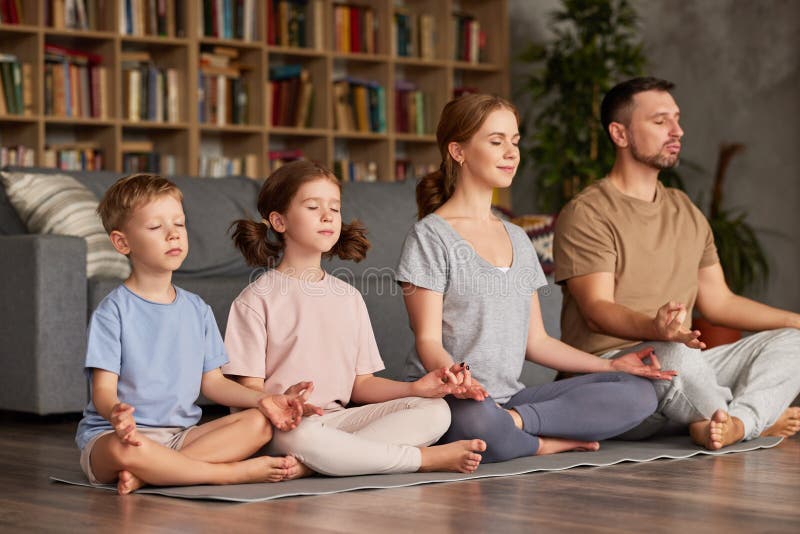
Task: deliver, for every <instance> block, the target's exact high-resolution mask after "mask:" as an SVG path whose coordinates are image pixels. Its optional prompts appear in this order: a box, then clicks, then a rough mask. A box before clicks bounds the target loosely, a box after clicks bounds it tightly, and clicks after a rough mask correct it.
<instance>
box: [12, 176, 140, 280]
mask: <svg viewBox="0 0 800 534" xmlns="http://www.w3.org/2000/svg"><path fill="white" fill-rule="evenodd" d="M0 180H2V182H3V185H5V188H6V195H7V196H8V200H9V201H10V202H11V204H12V205H13V206H14V208H15V209H16V210H17V213H19V218H20V219H21V220H22V222H23V223H25V226H26V227H27V228H28V231H29V232H31V233H35V234H57V235H69V236H75V237H82V238H84V239H85V240H86V276H88V277H90V278H91V277H93V276H108V277H116V278H127V277H128V275H129V274H130V265H129V263H128V258H126V257H125V256H123V255H122V254H120V253H119V252H117V251H116V250H115V249H114V247H113V246H112V245H111V241H110V240H109V239H108V235H107V234H106V231H105V229H103V224H102V223H101V222H100V216H99V215H97V211H96V210H97V204H98V201H97V197H95V196H94V194H93V193H92V192H91V191H89V190H88V189H86V188H85V187H84V186H83V185H82V184H81V183H80V182H78V181H77V180H76V179H75V178H72V177H71V176H66V175H63V174H34V173H27V172H0Z"/></svg>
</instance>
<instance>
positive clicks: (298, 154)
mask: <svg viewBox="0 0 800 534" xmlns="http://www.w3.org/2000/svg"><path fill="white" fill-rule="evenodd" d="M267 159H268V160H269V172H270V174H271V173H273V172H275V171H277V170H278V169H279V168H281V166H283V165H285V164H287V163H289V162H290V161H297V160H299V159H305V155H303V151H302V150H301V149H299V148H292V149H286V150H270V151H269V152H267Z"/></svg>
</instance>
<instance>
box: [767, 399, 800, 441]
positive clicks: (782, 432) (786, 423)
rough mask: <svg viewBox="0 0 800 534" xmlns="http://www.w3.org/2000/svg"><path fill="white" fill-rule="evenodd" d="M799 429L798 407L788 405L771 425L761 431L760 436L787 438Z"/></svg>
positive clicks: (799, 412)
mask: <svg viewBox="0 0 800 534" xmlns="http://www.w3.org/2000/svg"><path fill="white" fill-rule="evenodd" d="M798 431H800V407H797V406H789V407H788V408H786V409H785V410H784V411H783V413H782V414H781V416H780V417H779V418H778V420H777V421H775V424H773V425H772V426H771V427H769V428H768V429H766V430H765V431H764V432H762V433H761V435H762V436H764V437H768V436H773V437H781V438H789V437H792V436H794V435H795V434H797V432H798Z"/></svg>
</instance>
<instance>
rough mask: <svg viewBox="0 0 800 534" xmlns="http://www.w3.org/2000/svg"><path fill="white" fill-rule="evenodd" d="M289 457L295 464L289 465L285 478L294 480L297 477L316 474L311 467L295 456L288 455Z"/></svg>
mask: <svg viewBox="0 0 800 534" xmlns="http://www.w3.org/2000/svg"><path fill="white" fill-rule="evenodd" d="M287 458H288V459H289V461H290V463H291V461H292V460H294V464H293V465H290V466H289V468H288V470H287V473H286V477H285V478H284V479H283V480H294V479H296V478H304V477H310V476H311V475H313V474H314V471H313V470H312V469H311V468H310V467H308V466H307V465H306V464H304V463H303V462H301V461H300V460H298V459H297V458H295V457H294V456H287Z"/></svg>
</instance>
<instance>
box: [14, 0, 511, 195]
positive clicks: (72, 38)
mask: <svg viewBox="0 0 800 534" xmlns="http://www.w3.org/2000/svg"><path fill="white" fill-rule="evenodd" d="M49 1H50V0H31V1H28V0H26V1H25V2H24V9H25V12H24V22H25V23H24V24H19V25H10V24H3V23H0V52H5V53H11V54H15V55H17V56H18V58H19V60H20V61H21V62H27V63H31V64H32V65H33V80H32V82H33V84H32V85H33V87H32V89H33V98H34V100H33V102H34V104H33V113H32V114H30V115H24V116H17V115H4V116H0V145H2V146H13V145H17V144H22V145H25V146H28V147H31V148H34V149H35V150H36V164H37V165H39V166H42V165H44V150H45V147H46V146H47V145H49V144H51V143H53V142H55V140H56V139H61V138H64V137H66V138H71V139H73V140H74V141H76V142H87V141H88V142H95V143H96V144H97V145H98V146H99V147H100V149H101V150H102V151H103V158H104V168H105V169H108V170H113V171H117V172H120V171H122V144H123V142H124V141H125V140H126V139H129V138H130V139H137V140H140V139H143V138H144V139H149V140H152V141H153V143H154V144H155V145H156V146H157V147H159V149H161V150H164V151H166V152H167V153H170V154H173V155H174V156H175V157H176V163H177V172H178V174H188V175H195V174H197V172H198V168H199V157H200V155H201V153H202V152H203V151H205V150H206V147H208V146H212V147H217V150H218V151H219V152H220V153H221V155H224V156H227V157H240V156H243V155H247V154H253V153H255V155H256V156H257V167H256V168H257V171H258V172H257V176H253V178H263V177H265V176H267V175H268V174H269V160H268V151H269V150H271V149H281V148H300V149H302V150H303V151H304V154H305V155H306V156H307V157H309V158H312V159H315V160H318V161H320V162H321V163H324V164H325V165H327V166H328V167H333V162H334V159H335V157H337V155H338V154H340V153H345V154H348V155H349V157H350V158H351V159H353V160H356V159H359V158H369V159H371V160H374V161H376V162H377V164H378V179H379V180H381V181H393V180H395V172H394V171H395V160H396V159H397V158H398V157H402V158H403V159H406V160H408V161H411V162H413V163H425V164H430V163H438V161H439V154H438V149H437V147H436V139H435V135H434V132H433V131H429V132H427V133H426V134H424V135H417V134H409V133H397V132H395V124H396V121H395V116H394V115H395V111H394V109H395V105H394V102H395V81H396V80H398V79H401V78H404V79H408V80H409V81H412V82H414V83H415V84H417V86H418V87H419V88H420V90H422V91H424V92H425V93H426V95H427V98H428V99H429V102H430V105H428V106H427V107H428V109H427V110H426V113H427V114H428V115H430V116H429V117H427V118H426V122H427V123H428V124H429V125H431V126H430V128H429V129H432V128H435V124H436V120H437V119H438V116H439V113H440V111H441V108H442V106H443V105H444V104H445V103H446V102H447V101H448V100H449V99H450V98H451V97H452V94H453V89H454V87H457V86H459V85H463V86H469V87H474V88H476V89H478V90H480V91H483V92H490V93H495V94H499V95H501V96H505V97H508V96H509V52H508V48H509V44H508V42H509V21H508V16H507V13H508V6H507V0H437V1H436V2H430V1H428V0H405V1H404V2H397V1H396V0H309V3H310V4H313V5H315V6H316V7H317V8H319V9H321V10H322V17H323V24H322V29H323V39H322V41H323V43H322V46H315V47H312V48H295V47H286V46H273V45H268V44H267V42H266V39H265V36H266V30H267V28H266V11H267V7H266V6H267V2H266V0H264V1H262V0H256V2H255V5H256V21H257V22H256V24H257V28H256V38H255V40H253V41H243V40H238V39H217V38H210V37H205V36H203V35H201V34H200V29H199V28H198V26H199V24H198V23H199V17H200V10H202V9H203V8H202V1H201V0H169V2H170V5H173V3H174V2H182V3H183V14H184V17H185V20H184V21H182V27H183V28H184V29H185V36H182V37H160V36H130V35H123V34H120V33H119V32H118V29H117V27H116V24H118V23H117V21H118V20H119V19H118V14H119V13H118V12H117V9H118V6H119V2H117V1H116V0H105V3H106V6H107V7H108V9H109V11H108V12H106V17H105V19H104V20H103V21H102V22H101V23H102V24H103V29H102V30H100V31H86V30H70V29H55V28H52V27H50V26H48V25H47V21H46V20H45V13H46V7H45V4H46V3H47V2H49ZM276 1H277V0H276ZM315 2H316V4H315ZM336 4H347V5H351V6H353V5H355V6H358V5H362V6H370V7H371V8H372V9H373V10H374V13H375V18H376V20H377V25H378V32H377V53H375V54H364V53H341V52H337V51H335V50H334V32H335V28H334V20H333V12H334V5H336ZM398 6H400V7H401V8H402V9H404V10H406V11H408V12H411V13H414V14H422V13H428V14H432V15H433V16H434V17H435V22H436V24H435V28H436V31H437V34H438V35H437V44H436V47H435V50H436V54H435V58H434V59H421V58H416V57H399V56H395V55H393V54H392V53H391V50H392V43H391V39H392V31H391V27H392V23H393V17H394V11H395V8H396V7H398ZM453 12H464V13H468V14H471V15H473V16H474V17H475V18H476V19H478V20H479V21H480V24H481V28H482V29H483V31H485V33H486V58H487V62H485V63H478V64H475V63H468V62H464V61H456V60H454V59H453V57H454V50H453V48H454V39H455V32H456V28H455V24H454V22H453V19H452V17H451V13H453ZM315 16H318V15H317V14H316V13H315ZM45 43H54V44H59V45H62V46H67V47H70V48H76V49H80V50H89V51H92V52H95V53H98V54H100V55H102V57H103V59H102V63H103V64H104V65H106V66H107V67H108V68H109V75H108V89H109V90H110V94H109V95H108V98H109V101H108V102H109V117H108V118H106V119H103V120H97V119H79V118H66V117H53V116H45V115H44V46H45ZM215 45H217V46H226V47H233V48H235V49H237V50H239V51H240V54H241V55H242V56H244V57H246V58H247V63H248V64H250V65H251V66H252V68H253V71H252V72H251V73H249V75H250V76H255V77H258V78H260V79H261V80H262V81H263V83H253V84H252V86H251V87H250V90H251V91H250V92H251V94H250V95H249V102H250V106H251V109H250V111H249V115H250V123H249V124H247V125H229V126H217V125H211V124H203V123H200V122H198V109H197V107H198V106H197V98H198V97H197V93H196V90H195V88H196V85H197V76H198V71H199V65H198V63H199V61H198V60H199V54H200V50H201V47H208V46H215ZM123 50H147V51H149V52H150V54H151V55H153V56H154V57H158V56H159V55H161V54H163V56H164V58H165V59H162V60H161V63H162V64H163V63H165V62H166V63H168V64H169V65H170V66H174V67H177V68H178V71H179V80H180V86H181V87H180V88H181V90H180V94H181V96H182V97H183V99H184V100H183V101H182V102H181V104H180V106H181V109H180V113H179V116H180V118H181V120H180V122H177V123H156V122H149V121H137V122H131V121H128V120H127V119H124V118H123V111H124V110H123V109H122V71H121V59H120V55H121V53H122V51H123ZM176 58H178V59H176ZM179 58H186V62H185V64H181V61H180V59H179ZM292 62H296V63H302V64H304V65H307V66H308V68H309V69H310V70H311V72H312V79H313V82H314V108H313V117H312V127H310V128H292V127H272V126H270V125H269V122H268V110H267V106H266V96H267V95H266V92H267V89H266V87H267V86H266V81H267V73H268V72H269V67H270V65H271V64H279V63H292ZM342 73H344V74H346V75H350V74H352V75H354V76H358V77H362V78H368V79H374V80H376V81H378V82H379V83H380V84H381V85H383V87H384V88H385V91H386V103H387V109H386V119H387V132H386V133H363V132H343V131H339V130H336V129H334V95H333V90H332V82H333V79H334V77H335V76H337V75H341V74H342ZM320 77H322V78H323V80H322V81H320V80H319V78H320Z"/></svg>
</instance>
